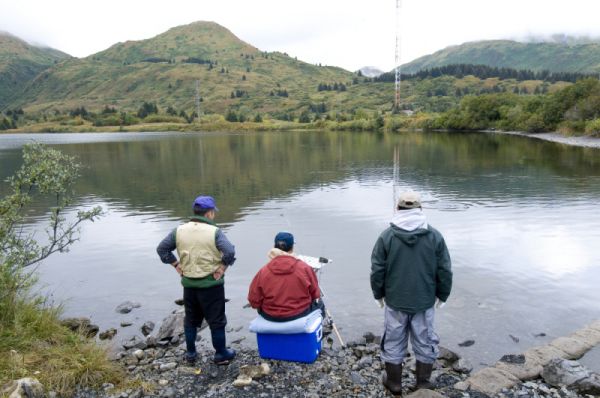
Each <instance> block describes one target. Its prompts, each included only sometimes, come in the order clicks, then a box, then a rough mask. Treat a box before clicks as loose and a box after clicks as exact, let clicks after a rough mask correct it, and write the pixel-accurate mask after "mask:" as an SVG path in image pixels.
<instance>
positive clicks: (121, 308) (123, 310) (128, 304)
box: [115, 301, 142, 314]
mask: <svg viewBox="0 0 600 398" xmlns="http://www.w3.org/2000/svg"><path fill="white" fill-rule="evenodd" d="M141 306H142V305H141V304H140V303H137V302H133V301H125V302H123V303H121V304H119V305H118V306H117V308H115V311H117V312H118V313H119V314H128V313H130V312H131V310H133V309H134V308H140V307H141Z"/></svg>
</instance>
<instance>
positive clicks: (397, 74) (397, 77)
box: [394, 0, 402, 113]
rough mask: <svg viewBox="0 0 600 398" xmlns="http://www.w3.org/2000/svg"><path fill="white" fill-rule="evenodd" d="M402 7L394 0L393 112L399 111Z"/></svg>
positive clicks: (398, 0) (400, 1)
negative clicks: (394, 58)
mask: <svg viewBox="0 0 600 398" xmlns="http://www.w3.org/2000/svg"><path fill="white" fill-rule="evenodd" d="M401 8H402V0H396V60H395V61H396V63H395V65H396V70H395V90H396V97H395V100H394V113H398V112H400V80H401V79H402V76H401V73H400V63H401V59H402V53H401V50H402V37H401V34H400V10H401Z"/></svg>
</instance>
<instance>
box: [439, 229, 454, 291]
mask: <svg viewBox="0 0 600 398" xmlns="http://www.w3.org/2000/svg"><path fill="white" fill-rule="evenodd" d="M436 257H437V274H436V289H435V296H436V297H437V298H439V299H440V300H441V301H444V302H445V301H446V300H448V296H450V291H451V290H452V262H451V260H450V253H448V247H446V242H445V241H444V238H443V237H441V235H440V240H439V242H438V245H437V248H436Z"/></svg>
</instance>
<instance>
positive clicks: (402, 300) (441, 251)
mask: <svg viewBox="0 0 600 398" xmlns="http://www.w3.org/2000/svg"><path fill="white" fill-rule="evenodd" d="M451 288H452V270H451V262H450V255H449V253H448V248H447V247H446V243H445V242H444V238H443V237H442V234H441V233H440V232H438V231H437V230H436V229H435V228H433V227H432V226H431V225H427V220H426V218H425V215H424V214H423V210H422V208H421V198H420V196H419V194H417V193H416V192H403V193H401V194H400V197H399V201H398V205H397V211H396V213H395V215H394V217H393V219H392V222H391V223H390V227H389V228H387V229H386V230H385V231H383V232H382V233H381V235H380V236H379V238H378V239H377V242H376V243H375V247H374V248H373V253H372V254H371V289H372V290H373V296H374V297H375V300H377V302H378V303H379V305H380V306H381V307H383V306H384V304H385V315H384V317H385V320H384V335H383V338H382V341H381V359H382V360H383V361H384V362H385V375H384V378H383V384H384V385H385V387H387V388H388V389H389V390H390V392H391V393H392V394H394V395H400V394H402V365H403V363H404V358H405V357H406V353H407V348H408V338H409V337H410V339H411V344H412V347H413V350H414V353H415V359H416V370H415V373H416V379H417V383H416V386H415V387H416V389H419V388H432V387H433V385H432V384H431V382H430V380H429V379H430V377H431V371H432V369H433V363H434V362H435V360H436V359H437V357H438V354H439V350H438V343H439V338H438V336H437V335H436V333H435V331H434V327H433V318H434V313H435V310H434V306H437V307H440V306H441V305H442V304H443V303H445V302H446V300H447V299H448V296H449V295H450V290H451ZM436 299H437V302H438V304H437V305H435V304H436ZM384 300H385V301H384Z"/></svg>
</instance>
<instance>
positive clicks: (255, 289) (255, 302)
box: [248, 269, 263, 309]
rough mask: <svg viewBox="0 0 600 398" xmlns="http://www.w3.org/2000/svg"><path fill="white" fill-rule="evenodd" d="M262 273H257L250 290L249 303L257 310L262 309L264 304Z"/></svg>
mask: <svg viewBox="0 0 600 398" xmlns="http://www.w3.org/2000/svg"><path fill="white" fill-rule="evenodd" d="M261 271H262V269H261ZM261 271H258V272H257V273H256V275H255V276H254V279H252V283H250V288H249V289H248V302H249V303H250V306H251V307H252V308H255V309H259V308H261V307H262V303H263V292H262V287H261V283H260V279H261V278H260V274H261Z"/></svg>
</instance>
